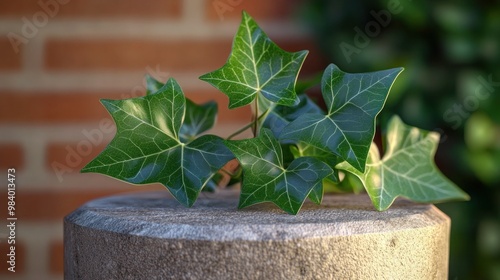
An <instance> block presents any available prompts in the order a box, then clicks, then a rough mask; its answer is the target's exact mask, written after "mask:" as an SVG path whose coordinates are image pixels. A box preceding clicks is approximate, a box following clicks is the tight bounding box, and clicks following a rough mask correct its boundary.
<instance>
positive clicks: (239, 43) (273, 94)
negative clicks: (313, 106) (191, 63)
mask: <svg viewBox="0 0 500 280" xmlns="http://www.w3.org/2000/svg"><path fill="white" fill-rule="evenodd" d="M307 53H308V52H307V51H299V52H295V53H290V52H286V51H284V50H282V49H281V48H279V47H278V46H277V45H276V44H275V43H274V42H272V41H271V39H269V37H268V36H267V35H266V34H265V33H264V31H262V29H260V27H259V26H258V25H257V23H256V22H255V21H254V20H253V19H252V18H251V17H250V16H249V15H248V14H247V13H246V12H243V18H242V21H241V24H240V27H239V29H238V32H237V33H236V36H235V38H234V41H233V49H232V52H231V55H230V56H229V59H228V61H227V62H226V64H225V65H224V66H223V67H222V68H220V69H218V70H216V71H213V72H210V73H207V74H205V75H203V76H201V77H200V79H201V80H203V81H206V82H208V83H210V84H212V85H213V86H214V87H216V88H217V89H219V90H220V91H222V92H223V93H224V94H226V95H227V96H228V97H229V108H237V107H240V106H244V105H247V104H250V103H251V102H252V101H253V100H254V99H255V98H256V96H258V95H260V94H262V95H263V96H264V97H265V98H267V99H268V100H270V101H272V102H274V103H277V104H281V105H293V104H295V103H296V102H297V101H298V100H297V96H296V93H295V83H296V80H297V76H298V73H299V70H300V68H301V67H302V64H303V62H304V60H305V57H306V55H307Z"/></svg>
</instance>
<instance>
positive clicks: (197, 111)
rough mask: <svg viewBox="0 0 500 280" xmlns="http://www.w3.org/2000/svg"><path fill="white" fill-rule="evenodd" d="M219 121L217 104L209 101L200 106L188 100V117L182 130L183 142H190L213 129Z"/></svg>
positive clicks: (186, 116)
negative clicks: (217, 120)
mask: <svg viewBox="0 0 500 280" xmlns="http://www.w3.org/2000/svg"><path fill="white" fill-rule="evenodd" d="M216 119H217V103H215V102H214V101H209V102H207V103H205V104H202V105H198V104H196V103H194V102H193V101H191V100H189V99H187V98H186V115H185V118H184V122H183V124H182V126H181V130H180V138H181V140H182V141H183V142H187V141H190V140H192V139H194V137H196V136H198V135H200V134H201V133H203V132H205V131H207V130H209V129H211V128H212V127H213V126H214V124H215V121H216Z"/></svg>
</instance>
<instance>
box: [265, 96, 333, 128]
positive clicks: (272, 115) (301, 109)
mask: <svg viewBox="0 0 500 280" xmlns="http://www.w3.org/2000/svg"><path fill="white" fill-rule="evenodd" d="M299 100H300V101H299V103H298V104H296V105H293V106H284V105H278V106H276V107H274V108H273V110H272V111H271V112H269V114H268V115H267V117H266V119H265V121H264V124H263V127H265V128H269V129H270V130H271V131H272V132H273V134H274V136H275V137H276V138H278V137H279V135H280V134H281V131H282V130H283V128H285V126H287V125H288V124H289V123H290V122H292V121H294V120H296V119H297V118H298V117H300V116H302V115H304V114H307V113H318V114H323V111H322V110H321V108H319V106H318V105H316V103H314V102H313V101H312V100H311V98H309V97H308V96H307V95H305V94H301V95H299Z"/></svg>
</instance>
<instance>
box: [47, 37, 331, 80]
mask: <svg viewBox="0 0 500 280" xmlns="http://www.w3.org/2000/svg"><path fill="white" fill-rule="evenodd" d="M276 43H277V44H278V45H279V46H280V47H281V48H283V49H284V50H286V51H289V52H294V51H299V50H303V49H308V50H310V53H309V59H308V60H306V63H305V66H307V65H310V64H311V63H313V64H315V65H316V64H317V63H318V62H321V61H322V60H323V59H322V58H321V53H320V52H319V51H318V50H317V47H316V46H315V45H314V44H313V43H312V42H311V40H310V39H280V40H276ZM231 44H232V43H231V39H227V40H217V41H135V40H128V39H123V40H120V39H115V40H99V39H93V40H91V39H89V40H59V39H57V40H56V39H53V40H49V42H48V43H47V46H46V48H45V49H46V53H45V67H46V69H48V70H55V71H68V70H69V71H95V70H115V71H116V70H118V71H119V70H143V71H144V69H146V67H153V68H156V66H158V67H159V68H160V69H166V70H167V71H169V72H170V73H174V72H178V71H191V72H198V73H200V74H202V73H205V72H209V71H213V70H215V69H217V68H219V67H221V66H222V65H224V63H225V62H226V61H227V58H228V57H229V54H230V51H231ZM323 65H326V64H324V63H323ZM309 68H310V67H309ZM309 68H308V67H305V69H309ZM196 78H197V77H193V79H196Z"/></svg>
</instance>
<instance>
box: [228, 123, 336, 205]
mask: <svg viewBox="0 0 500 280" xmlns="http://www.w3.org/2000/svg"><path fill="white" fill-rule="evenodd" d="M225 143H226V145H227V147H228V148H229V149H230V150H231V151H232V152H233V153H234V155H235V156H236V158H237V159H238V161H239V162H240V164H241V166H242V168H243V182H242V186H241V196H240V202H239V206H238V207H239V208H243V207H247V206H250V205H253V204H257V203H261V202H266V201H267V202H273V203H274V204H276V205H277V206H278V207H280V208H281V209H283V210H284V211H286V212H288V213H290V214H297V212H298V211H299V210H300V208H301V207H302V204H303V203H304V200H305V199H306V197H307V196H308V195H309V193H310V192H311V190H312V189H314V188H316V187H317V185H321V184H322V180H323V178H325V177H326V176H328V175H329V174H330V173H331V172H332V169H331V168H330V167H329V166H328V165H327V164H325V163H323V162H322V161H320V160H317V159H315V158H312V157H302V158H298V159H295V160H294V161H292V162H291V163H290V165H289V166H288V167H286V168H285V166H284V164H283V152H282V150H281V146H280V144H279V142H278V141H277V140H276V138H274V136H273V134H272V132H271V131H270V130H268V129H263V130H262V133H261V135H260V136H259V137H257V138H252V139H246V140H237V141H225Z"/></svg>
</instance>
